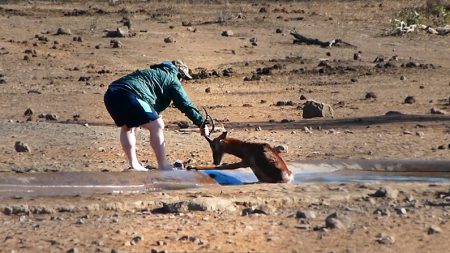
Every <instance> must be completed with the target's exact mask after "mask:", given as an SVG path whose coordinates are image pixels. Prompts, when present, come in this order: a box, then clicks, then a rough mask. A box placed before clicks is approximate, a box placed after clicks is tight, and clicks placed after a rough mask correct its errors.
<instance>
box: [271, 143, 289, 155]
mask: <svg viewBox="0 0 450 253" xmlns="http://www.w3.org/2000/svg"><path fill="white" fill-rule="evenodd" d="M274 149H275V151H277V152H278V153H287V152H288V149H289V148H288V146H287V145H277V146H275V147H274Z"/></svg>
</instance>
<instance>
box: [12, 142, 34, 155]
mask: <svg viewBox="0 0 450 253" xmlns="http://www.w3.org/2000/svg"><path fill="white" fill-rule="evenodd" d="M14 149H15V150H16V152H18V153H30V152H31V148H30V146H29V145H28V144H26V143H23V142H21V141H16V143H15V144H14Z"/></svg>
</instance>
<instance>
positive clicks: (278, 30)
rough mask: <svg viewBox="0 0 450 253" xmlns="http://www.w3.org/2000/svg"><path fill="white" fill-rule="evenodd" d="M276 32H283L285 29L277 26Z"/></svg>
mask: <svg viewBox="0 0 450 253" xmlns="http://www.w3.org/2000/svg"><path fill="white" fill-rule="evenodd" d="M275 32H276V33H283V29H281V28H277V29H276V30H275Z"/></svg>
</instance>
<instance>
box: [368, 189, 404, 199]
mask: <svg viewBox="0 0 450 253" xmlns="http://www.w3.org/2000/svg"><path fill="white" fill-rule="evenodd" d="M369 196H371V197H376V198H386V197H387V198H391V199H396V198H397V196H398V190H396V189H391V188H388V187H380V188H379V189H378V190H376V191H375V193H373V194H369Z"/></svg>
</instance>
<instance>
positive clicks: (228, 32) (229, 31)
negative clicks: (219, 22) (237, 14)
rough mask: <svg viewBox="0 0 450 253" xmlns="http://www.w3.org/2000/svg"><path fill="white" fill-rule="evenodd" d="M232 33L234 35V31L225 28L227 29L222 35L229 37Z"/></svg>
mask: <svg viewBox="0 0 450 253" xmlns="http://www.w3.org/2000/svg"><path fill="white" fill-rule="evenodd" d="M233 35H234V32H233V31H232V30H227V31H223V32H222V36H225V37H230V36H233Z"/></svg>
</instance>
